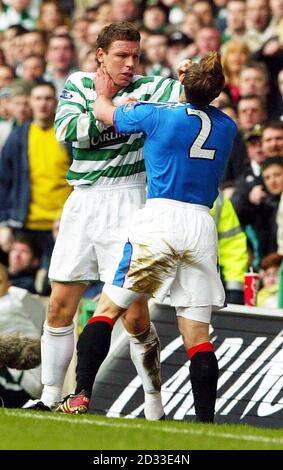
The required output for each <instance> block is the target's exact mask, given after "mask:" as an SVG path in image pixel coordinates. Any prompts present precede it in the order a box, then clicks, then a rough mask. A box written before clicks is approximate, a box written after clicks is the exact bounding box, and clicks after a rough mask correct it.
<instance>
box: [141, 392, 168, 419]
mask: <svg viewBox="0 0 283 470" xmlns="http://www.w3.org/2000/svg"><path fill="white" fill-rule="evenodd" d="M144 415H145V417H146V419H148V420H149V421H155V420H158V419H160V418H162V416H164V408H163V405H162V400H161V393H145V394H144Z"/></svg>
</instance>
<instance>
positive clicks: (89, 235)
mask: <svg viewBox="0 0 283 470" xmlns="http://www.w3.org/2000/svg"><path fill="white" fill-rule="evenodd" d="M144 203H145V188H144V185H142V184H141V185H136V184H135V185H119V186H114V185H113V186H111V187H109V186H108V187H105V186H101V187H99V186H80V187H76V188H75V189H74V191H73V192H72V193H71V194H70V196H69V198H68V199H67V201H66V203H65V206H64V210H63V214H62V218H61V221H60V228H59V234H58V237H57V239H56V243H55V247H54V250H53V254H52V259H51V264H50V268H49V278H50V279H51V280H53V281H58V282H60V281H61V282H91V281H94V280H98V279H100V280H102V281H109V280H112V278H113V272H114V271H115V266H116V265H117V260H119V259H120V258H121V256H122V254H123V248H124V244H125V241H126V240H127V233H128V224H129V220H130V218H131V216H132V215H133V213H134V212H135V211H136V210H137V209H139V208H141V207H142V206H143V205H144Z"/></svg>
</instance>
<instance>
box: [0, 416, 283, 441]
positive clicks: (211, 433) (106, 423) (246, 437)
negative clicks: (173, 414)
mask: <svg viewBox="0 0 283 470" xmlns="http://www.w3.org/2000/svg"><path fill="white" fill-rule="evenodd" d="M4 415H6V416H15V417H16V418H23V419H27V418H28V419H30V418H31V419H38V420H42V421H57V422H58V421H59V422H62V423H69V424H70V423H72V424H76V425H77V424H81V425H84V424H90V425H91V426H104V427H108V428H127V429H144V424H139V423H134V422H133V421H130V420H127V423H126V422H125V423H121V422H119V423H113V422H110V421H109V420H108V419H106V420H105V421H96V420H95V419H89V418H86V417H82V416H81V417H80V419H76V420H72V417H71V416H70V417H67V416H62V415H59V414H58V415H56V416H54V415H49V413H46V414H44V415H42V414H38V412H27V411H24V410H23V412H22V413H20V414H19V413H18V412H17V413H15V412H14V411H8V410H5V411H4ZM146 425H147V426H146V428H147V429H148V428H149V429H151V430H152V431H154V430H155V431H156V429H157V427H156V426H154V425H153V426H150V425H149V422H148V421H147V422H146ZM158 431H159V432H164V433H169V434H172V433H174V434H182V435H183V434H190V435H196V436H202V435H203V434H205V435H206V436H209V437H221V438H223V439H239V440H241V441H243V440H244V441H253V442H263V443H266V444H278V445H281V444H283V438H276V437H264V436H250V435H246V434H240V435H237V434H232V433H226V432H225V433H221V432H217V431H208V430H206V429H205V430H203V431H201V430H198V429H193V428H191V429H188V428H174V427H166V426H160V427H158Z"/></svg>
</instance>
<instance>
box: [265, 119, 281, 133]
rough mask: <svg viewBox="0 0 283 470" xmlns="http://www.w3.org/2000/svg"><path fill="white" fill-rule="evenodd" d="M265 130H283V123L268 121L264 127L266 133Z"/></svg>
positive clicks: (275, 120) (274, 120)
mask: <svg viewBox="0 0 283 470" xmlns="http://www.w3.org/2000/svg"><path fill="white" fill-rule="evenodd" d="M265 129H277V130H278V129H283V121H280V119H273V120H272V121H267V122H266V123H265V124H264V126H263V131H265Z"/></svg>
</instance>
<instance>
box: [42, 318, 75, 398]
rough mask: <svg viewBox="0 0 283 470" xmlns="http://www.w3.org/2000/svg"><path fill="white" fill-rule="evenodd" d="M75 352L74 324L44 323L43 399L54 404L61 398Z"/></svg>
mask: <svg viewBox="0 0 283 470" xmlns="http://www.w3.org/2000/svg"><path fill="white" fill-rule="evenodd" d="M73 352H74V325H73V323H72V324H71V325H68V326H63V327H60V328H53V327H51V326H49V325H48V324H47V322H45V323H44V327H43V335H42V337H41V364H42V373H41V376H42V383H43V385H44V387H43V392H42V395H41V401H43V403H44V404H45V405H47V406H53V405H54V404H55V403H56V402H58V401H60V400H61V393H62V387H63V383H64V379H65V375H66V372H67V369H68V367H69V364H70V362H71V359H72V356H73Z"/></svg>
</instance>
